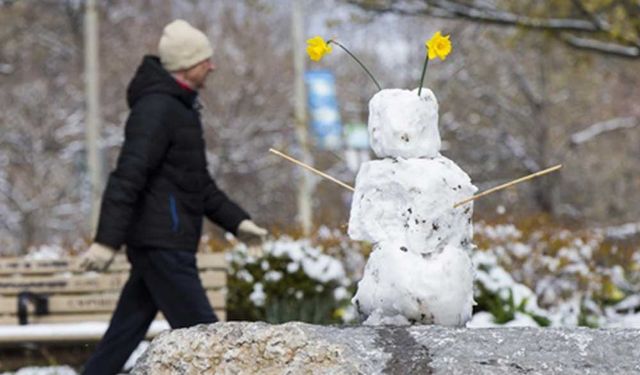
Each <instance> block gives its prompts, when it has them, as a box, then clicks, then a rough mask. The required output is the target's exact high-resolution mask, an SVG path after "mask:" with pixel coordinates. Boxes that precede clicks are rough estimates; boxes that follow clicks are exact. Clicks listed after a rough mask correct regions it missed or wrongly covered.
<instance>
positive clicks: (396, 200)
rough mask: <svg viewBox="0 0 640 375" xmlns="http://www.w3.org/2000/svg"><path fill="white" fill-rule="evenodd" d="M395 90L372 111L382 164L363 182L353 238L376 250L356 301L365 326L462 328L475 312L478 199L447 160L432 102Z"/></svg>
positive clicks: (377, 99) (367, 169) (369, 168)
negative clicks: (474, 217)
mask: <svg viewBox="0 0 640 375" xmlns="http://www.w3.org/2000/svg"><path fill="white" fill-rule="evenodd" d="M417 91H418V90H417V89H416V90H413V91H407V90H399V89H389V90H381V91H380V92H378V93H377V94H376V95H375V96H374V97H373V98H372V99H371V101H370V103H369V109H370V114H369V116H370V117H369V133H370V136H371V146H372V148H373V150H374V152H375V153H376V155H378V156H379V157H384V159H382V160H374V161H369V162H365V163H363V164H362V166H361V167H360V170H359V172H358V175H357V177H356V184H355V193H354V196H353V200H352V204H351V215H350V218H349V229H348V233H349V236H350V237H351V239H353V240H364V241H369V242H372V243H373V252H372V253H371V255H370V256H369V260H368V261H367V264H366V267H365V270H364V275H363V277H362V280H360V282H359V283H358V290H357V292H356V295H355V296H354V297H353V299H352V303H353V304H354V305H355V307H356V310H357V311H358V313H359V315H360V317H361V319H362V320H364V323H363V324H367V325H377V324H413V323H420V324H442V325H449V326H462V325H463V324H464V323H465V322H467V321H468V320H469V319H470V318H471V312H472V305H473V273H474V271H473V266H472V263H471V259H470V258H469V253H470V252H471V251H472V249H473V245H472V243H471V239H472V237H473V226H472V224H471V218H472V207H473V204H472V203H468V204H466V205H464V206H462V207H458V208H454V204H455V203H457V202H459V201H461V200H463V199H465V198H468V197H470V196H471V195H473V193H474V192H475V191H476V190H477V189H476V187H475V186H473V185H472V184H471V179H470V178H469V176H468V175H467V174H466V173H464V171H463V170H462V169H460V168H459V167H458V166H457V165H456V164H455V163H454V162H453V161H451V160H449V159H447V158H445V157H443V156H441V155H440V153H439V151H440V146H441V142H440V135H439V132H438V103H437V101H436V98H435V96H434V95H433V92H431V90H429V89H424V90H423V94H422V95H421V96H418V95H417Z"/></svg>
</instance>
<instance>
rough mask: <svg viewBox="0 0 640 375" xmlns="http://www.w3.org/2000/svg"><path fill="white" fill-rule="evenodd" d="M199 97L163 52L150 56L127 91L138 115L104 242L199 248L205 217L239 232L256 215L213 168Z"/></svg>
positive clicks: (108, 203)
mask: <svg viewBox="0 0 640 375" xmlns="http://www.w3.org/2000/svg"><path fill="white" fill-rule="evenodd" d="M196 99H197V93H196V92H195V91H189V90H187V89H184V88H182V87H180V85H179V84H178V83H177V82H176V80H175V79H174V78H173V77H172V76H171V75H170V74H169V73H168V72H167V71H166V70H165V69H164V68H163V67H162V65H161V64H160V61H159V59H158V58H157V57H155V56H145V57H144V59H143V61H142V64H141V65H140V67H139V68H138V70H137V72H136V74H135V76H134V78H133V79H132V80H131V83H130V84H129V88H128V90H127V101H128V104H129V107H130V108H131V112H130V114H129V118H128V119H127V123H126V128H125V140H124V145H123V146H122V150H121V151H120V156H119V157H118V164H117V167H116V169H115V170H114V171H113V172H112V173H111V174H110V176H109V180H108V182H107V187H106V190H105V192H104V195H103V198H102V206H101V210H100V221H99V224H98V231H97V234H96V237H95V241H96V242H98V243H101V244H104V245H108V246H110V247H113V248H115V249H118V248H120V247H121V246H122V245H123V244H126V245H127V246H130V247H153V248H162V249H179V250H190V251H195V250H196V249H197V246H198V241H199V240H200V234H201V232H202V217H203V215H204V216H207V217H208V218H209V219H210V220H211V221H213V222H214V223H216V224H218V225H220V226H221V227H222V228H224V229H226V230H227V231H229V232H232V233H235V232H236V229H237V228H238V225H239V224H240V222H241V221H242V220H244V219H248V218H249V215H248V214H247V213H246V212H245V211H244V210H242V209H241V208H240V207H239V206H238V205H237V204H235V203H234V202H232V201H231V200H229V198H227V196H226V195H225V194H224V193H223V192H222V191H220V189H218V187H217V186H216V183H215V182H214V181H213V179H212V178H211V176H210V175H209V172H208V171H207V161H206V156H205V143H204V139H203V135H202V124H201V122H200V114H199V112H198V109H197V107H198V105H197V101H196Z"/></svg>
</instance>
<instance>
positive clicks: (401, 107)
mask: <svg viewBox="0 0 640 375" xmlns="http://www.w3.org/2000/svg"><path fill="white" fill-rule="evenodd" d="M369 112H370V113H369V135H370V138H371V147H372V148H373V150H374V151H375V153H376V155H378V157H403V158H421V157H435V156H437V154H438V152H439V151H440V133H439V132H438V102H437V100H436V98H435V96H434V95H433V93H432V92H431V90H429V89H423V90H422V93H421V96H420V97H419V96H418V94H417V90H414V91H408V90H398V89H390V90H382V91H380V92H379V93H378V94H376V95H375V96H374V97H373V98H372V99H371V102H370V103H369Z"/></svg>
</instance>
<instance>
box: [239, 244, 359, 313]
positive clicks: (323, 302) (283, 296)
mask: <svg viewBox="0 0 640 375" xmlns="http://www.w3.org/2000/svg"><path fill="white" fill-rule="evenodd" d="M234 257H235V259H234V260H232V261H231V262H230V271H229V279H228V296H227V315H228V320H246V321H265V322H268V323H284V322H288V321H302V322H307V323H313V324H338V323H343V322H344V321H343V319H342V314H341V312H342V311H344V308H345V307H346V306H348V305H349V304H350V302H349V300H348V299H347V298H342V299H339V300H336V298H335V297H334V291H335V290H336V289H337V288H345V287H347V288H348V289H352V286H351V285H349V282H348V280H347V279H346V278H342V279H340V280H336V279H330V280H328V281H320V280H316V279H314V278H313V277H311V276H310V275H308V274H307V273H305V271H304V268H303V267H302V266H294V267H292V266H291V265H294V264H299V263H297V262H296V261H294V260H293V259H291V258H290V257H289V256H288V255H279V256H274V255H272V254H265V255H264V256H263V257H261V258H259V259H256V260H253V261H252V260H251V259H250V258H247V257H246V256H244V255H242V254H239V253H236V254H234ZM278 275H281V277H279V276H278ZM274 276H275V277H274ZM257 283H259V284H261V285H262V291H263V292H264V297H265V298H264V303H255V298H254V300H252V298H251V294H252V293H253V292H254V290H255V288H256V286H255V285H256V284H257ZM345 284H347V285H345ZM344 294H345V296H350V295H351V294H352V290H349V291H348V292H346V293H344Z"/></svg>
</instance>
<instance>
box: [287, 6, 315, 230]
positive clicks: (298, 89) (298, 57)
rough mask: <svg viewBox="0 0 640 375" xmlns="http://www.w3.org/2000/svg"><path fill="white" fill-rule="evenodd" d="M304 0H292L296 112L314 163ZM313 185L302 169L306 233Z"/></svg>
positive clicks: (304, 150) (306, 158)
mask: <svg viewBox="0 0 640 375" xmlns="http://www.w3.org/2000/svg"><path fill="white" fill-rule="evenodd" d="M302 1H304V0H292V2H293V7H292V8H291V9H292V12H291V33H292V40H293V66H294V75H295V83H294V94H293V95H294V103H295V104H294V110H295V111H294V113H295V128H296V138H297V140H298V144H299V145H300V152H301V155H300V159H301V161H302V162H304V163H306V164H308V165H311V164H312V161H311V153H310V152H309V141H308V134H307V94H306V91H305V86H304V72H305V56H304V28H303V18H302V17H303V14H302V13H303V9H302V8H303V4H302ZM312 190H313V186H312V184H311V176H310V175H309V173H307V172H305V171H302V174H301V175H300V183H299V185H298V220H299V222H300V225H301V226H302V231H303V233H304V234H305V236H306V235H309V234H310V233H311V227H312V212H311V209H312V207H311V196H312Z"/></svg>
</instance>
